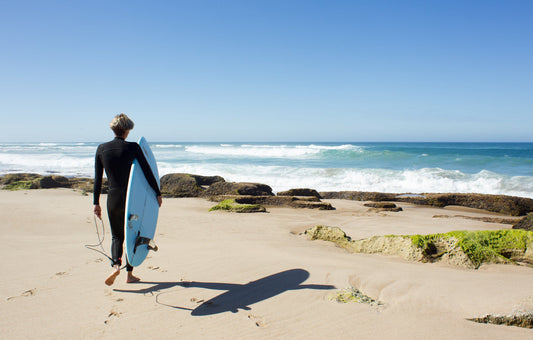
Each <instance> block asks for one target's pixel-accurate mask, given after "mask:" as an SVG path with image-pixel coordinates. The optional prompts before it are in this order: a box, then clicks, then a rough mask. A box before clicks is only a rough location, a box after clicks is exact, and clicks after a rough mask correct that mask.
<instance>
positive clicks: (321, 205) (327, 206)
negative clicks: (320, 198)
mask: <svg viewBox="0 0 533 340" xmlns="http://www.w3.org/2000/svg"><path fill="white" fill-rule="evenodd" d="M289 205H290V206H291V207H293V208H306V209H318V210H335V208H333V206H332V205H331V203H327V202H310V201H305V200H298V199H296V200H293V201H292V202H291V203H289Z"/></svg>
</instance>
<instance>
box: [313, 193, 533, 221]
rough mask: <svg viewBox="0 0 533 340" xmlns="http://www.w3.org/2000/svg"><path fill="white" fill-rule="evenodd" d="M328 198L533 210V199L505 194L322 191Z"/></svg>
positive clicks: (501, 210)
mask: <svg viewBox="0 0 533 340" xmlns="http://www.w3.org/2000/svg"><path fill="white" fill-rule="evenodd" d="M320 195H321V196H322V197H323V198H326V199H348V200H355V201H375V202H380V201H396V202H407V203H412V204H420V205H430V206H434V207H445V206H448V205H458V206H462V207H468V208H475V209H483V210H487V211H492V212H497V213H501V214H505V215H511V216H523V215H526V214H527V213H529V212H533V199H530V198H524V197H515V196H505V195H485V194H453V193H452V194H420V195H418V194H417V195H412V194H389V193H379V192H363V191H338V192H321V193H320Z"/></svg>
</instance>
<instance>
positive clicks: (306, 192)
mask: <svg viewBox="0 0 533 340" xmlns="http://www.w3.org/2000/svg"><path fill="white" fill-rule="evenodd" d="M278 196H314V197H317V198H322V197H321V196H320V194H319V193H318V191H316V190H315V189H305V188H303V189H290V190H287V191H280V192H278Z"/></svg>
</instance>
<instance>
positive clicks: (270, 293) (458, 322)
mask: <svg viewBox="0 0 533 340" xmlns="http://www.w3.org/2000/svg"><path fill="white" fill-rule="evenodd" d="M102 202H105V197H103V198H102ZM327 202H330V203H332V205H333V206H334V207H336V208H337V209H336V210H334V211H317V210H307V209H291V208H280V207H267V210H268V211H269V212H268V213H257V214H236V213H227V212H221V211H216V212H208V211H207V210H208V209H209V208H210V207H211V206H213V205H214V204H215V203H213V202H209V201H207V200H204V199H196V198H174V199H165V200H164V203H163V207H162V208H161V211H160V218H159V223H158V229H157V231H156V237H155V241H156V243H157V245H158V246H159V251H158V252H156V253H150V254H149V257H148V258H147V260H146V261H145V262H144V263H143V264H142V265H141V266H140V267H138V268H136V270H135V274H136V275H138V276H139V277H141V279H142V282H141V283H136V284H126V283H125V279H126V273H125V272H123V273H121V274H120V276H119V277H118V278H117V280H116V282H115V284H114V285H113V286H111V287H108V286H106V285H105V284H104V279H105V278H106V277H107V275H108V274H109V273H110V272H111V267H110V264H109V261H108V260H107V259H106V258H105V257H104V256H102V255H100V254H98V253H96V252H94V251H90V250H88V249H86V248H85V247H84V245H85V244H94V243H96V242H97V235H96V232H95V224H94V220H93V215H92V197H91V196H83V195H81V194H80V193H79V192H75V191H72V190H70V189H50V190H29V191H14V192H11V191H4V190H1V191H0V206H1V210H0V221H1V222H2V223H1V224H0V228H1V234H0V235H1V236H0V242H1V243H2V247H0V256H1V258H2V261H1V263H2V267H1V268H2V276H1V278H0V297H1V299H0V314H1V316H2V317H1V318H0V329H1V330H2V338H5V339H22V338H76V339H85V338H88V339H126V338H130V337H139V336H141V337H144V338H160V339H175V338H180V339H182V338H191V339H202V338H205V339H208V338H209V339H230V338H231V339H250V338H253V339H264V338H265V339H269V338H270V339H289V338H290V339H326V338H330V339H428V338H432V339H450V338H458V339H526V338H528V339H531V337H532V336H533V330H530V329H525V328H519V327H508V326H498V325H488V324H480V323H475V322H472V321H468V320H466V319H467V318H473V317H480V316H483V315H485V314H488V313H494V314H497V313H503V314H507V313H510V312H512V311H513V310H517V309H524V308H525V309H529V310H531V309H532V307H533V269H532V268H527V267H523V266H514V265H484V266H482V267H481V268H480V269H478V270H471V269H464V268H458V267H452V266H450V265H444V264H428V263H414V262H407V261H405V260H403V259H400V258H398V257H391V256H383V255H369V254H351V253H348V252H347V251H345V250H343V249H341V248H338V247H336V246H335V245H334V244H332V243H328V242H324V241H308V240H307V239H306V238H305V237H303V236H301V235H299V234H300V233H301V232H303V231H304V230H305V229H307V228H309V227H313V226H316V225H320V224H321V225H328V226H336V227H340V228H342V229H343V230H344V231H345V232H346V233H347V234H348V235H349V236H350V237H352V239H358V238H364V237H368V236H372V235H386V234H416V233H422V234H427V233H437V232H447V231H452V230H465V229H468V230H488V229H508V228H510V225H504V224H495V223H484V222H480V221H476V220H469V219H464V218H433V216H434V215H443V214H449V215H457V214H461V215H468V216H493V215H494V214H490V213H487V212H483V211H476V210H472V209H468V210H465V209H458V208H457V209H454V208H446V209H437V208H427V207H420V206H412V205H409V204H403V203H399V204H398V205H399V206H401V207H402V208H403V209H404V210H403V211H402V212H388V213H375V212H367V208H366V207H364V206H363V203H364V202H355V201H343V200H328V201H327ZM103 208H104V210H105V207H103ZM104 222H105V225H106V239H105V242H104V249H105V250H106V252H109V244H110V239H111V237H110V235H109V228H108V222H107V219H105V220H104ZM349 286H353V287H355V288H357V289H359V290H360V291H361V292H363V293H364V294H366V295H368V296H370V297H372V298H373V299H375V300H379V301H381V302H382V303H383V304H382V305H369V304H363V303H353V302H352V303H338V302H335V301H331V300H330V299H329V296H330V295H332V294H334V293H335V292H336V291H337V290H339V289H343V288H346V287H349Z"/></svg>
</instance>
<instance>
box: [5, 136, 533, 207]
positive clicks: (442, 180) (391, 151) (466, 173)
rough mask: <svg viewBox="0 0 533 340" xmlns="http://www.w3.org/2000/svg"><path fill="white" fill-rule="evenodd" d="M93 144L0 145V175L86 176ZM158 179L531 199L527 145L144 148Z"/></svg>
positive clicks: (531, 157)
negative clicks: (180, 176) (191, 177)
mask: <svg viewBox="0 0 533 340" xmlns="http://www.w3.org/2000/svg"><path fill="white" fill-rule="evenodd" d="M98 144H99V143H20V144H15V143H0V175H5V174H8V173H16V172H31V173H39V174H58V175H64V176H67V177H92V176H93V173H94V170H93V167H94V154H95V151H96V147H97V146H98ZM150 145H151V147H152V150H153V152H154V155H155V157H156V159H157V162H158V166H159V173H160V175H161V176H163V175H165V174H169V173H178V172H185V173H192V174H198V175H205V176H213V175H219V176H222V177H224V179H225V180H226V181H230V182H258V183H264V184H268V185H270V186H271V187H272V189H273V191H274V192H279V191H284V190H288V189H291V188H312V189H316V190H318V191H345V190H348V191H377V192H391V193H424V192H440V193H450V192H456V193H483V194H503V195H512V196H521V197H528V198H533V143H352V142H350V143H318V142H317V143H303V142H302V143H272V142H265V143H172V142H164V143H162V142H161V143H160V142H155V143H150Z"/></svg>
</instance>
